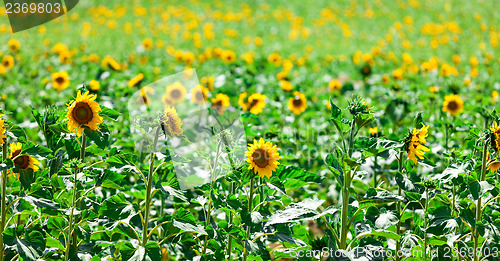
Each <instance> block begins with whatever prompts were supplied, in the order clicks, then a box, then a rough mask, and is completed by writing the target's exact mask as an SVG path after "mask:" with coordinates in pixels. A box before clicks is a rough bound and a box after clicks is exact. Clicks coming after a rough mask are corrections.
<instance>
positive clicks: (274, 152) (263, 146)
mask: <svg viewBox="0 0 500 261" xmlns="http://www.w3.org/2000/svg"><path fill="white" fill-rule="evenodd" d="M246 154H247V162H248V163H250V166H249V167H248V169H253V171H254V173H255V174H258V175H259V177H260V178H263V177H264V176H266V177H267V178H271V176H272V174H273V171H275V170H276V169H277V168H278V165H279V164H280V162H279V161H278V160H280V159H281V156H280V155H279V153H278V148H277V147H276V145H273V144H272V143H271V142H269V141H268V142H265V141H264V139H263V138H260V140H259V141H257V140H254V141H253V144H248V151H247V152H246Z"/></svg>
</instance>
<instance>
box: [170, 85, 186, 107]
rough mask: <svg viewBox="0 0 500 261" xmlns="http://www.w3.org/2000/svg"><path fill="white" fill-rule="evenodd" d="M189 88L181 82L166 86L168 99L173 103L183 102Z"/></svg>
mask: <svg viewBox="0 0 500 261" xmlns="http://www.w3.org/2000/svg"><path fill="white" fill-rule="evenodd" d="M186 93H187V90H186V88H185V87H184V86H183V85H182V83H180V82H175V83H173V84H171V85H169V86H167V88H166V92H165V95H166V96H167V97H166V99H167V100H169V101H170V102H171V103H172V104H177V103H179V102H182V101H183V100H184V98H185V97H186Z"/></svg>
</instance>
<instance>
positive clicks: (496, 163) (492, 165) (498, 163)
mask: <svg viewBox="0 0 500 261" xmlns="http://www.w3.org/2000/svg"><path fill="white" fill-rule="evenodd" d="M499 168H500V160H499V159H498V158H497V159H493V160H490V161H489V162H488V168H487V170H490V171H491V173H494V172H496V171H497V170H498V169H499Z"/></svg>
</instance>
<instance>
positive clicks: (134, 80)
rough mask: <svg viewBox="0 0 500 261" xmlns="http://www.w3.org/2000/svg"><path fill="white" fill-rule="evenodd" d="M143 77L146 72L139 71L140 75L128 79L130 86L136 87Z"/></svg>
mask: <svg viewBox="0 0 500 261" xmlns="http://www.w3.org/2000/svg"><path fill="white" fill-rule="evenodd" d="M143 79H144V74H142V73H139V74H138V75H136V76H134V78H132V79H130V81H128V87H134V86H136V85H137V84H139V83H140V82H141V81H142V80H143Z"/></svg>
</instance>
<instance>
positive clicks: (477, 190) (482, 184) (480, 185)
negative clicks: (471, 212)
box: [469, 181, 495, 200]
mask: <svg viewBox="0 0 500 261" xmlns="http://www.w3.org/2000/svg"><path fill="white" fill-rule="evenodd" d="M494 188H495V186H493V185H491V184H489V183H488V182H487V181H479V182H478V181H474V182H472V183H470V184H469V190H470V192H471V194H472V197H473V198H474V200H478V199H479V197H482V196H483V195H484V194H485V193H487V192H489V191H491V190H493V189H494Z"/></svg>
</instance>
